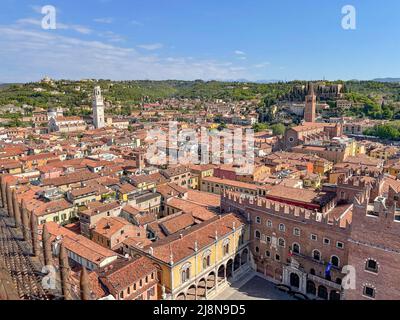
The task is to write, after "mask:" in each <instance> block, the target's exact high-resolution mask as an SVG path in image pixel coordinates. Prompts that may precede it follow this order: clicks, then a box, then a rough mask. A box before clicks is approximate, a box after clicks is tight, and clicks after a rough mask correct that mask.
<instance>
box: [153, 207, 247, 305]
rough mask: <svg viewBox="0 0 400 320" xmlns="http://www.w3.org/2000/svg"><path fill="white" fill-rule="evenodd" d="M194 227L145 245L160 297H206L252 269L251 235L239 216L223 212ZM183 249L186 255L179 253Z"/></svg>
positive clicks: (186, 298)
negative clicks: (155, 267)
mask: <svg viewBox="0 0 400 320" xmlns="http://www.w3.org/2000/svg"><path fill="white" fill-rule="evenodd" d="M193 229H195V230H193V231H192V232H190V230H189V232H188V233H187V234H185V235H180V236H179V237H178V238H176V239H174V240H171V242H170V243H163V244H162V245H161V246H157V243H155V244H154V247H150V248H146V249H147V250H146V255H147V256H148V257H149V258H150V259H152V260H153V261H154V263H155V264H156V266H157V268H158V269H159V273H158V277H159V281H160V295H161V296H162V297H163V299H169V300H200V299H209V298H211V297H213V296H215V295H216V294H217V293H218V292H220V291H221V290H223V289H224V288H225V287H226V286H227V285H228V283H229V281H232V280H235V279H237V278H238V277H240V276H242V275H243V274H245V273H246V272H248V271H249V270H250V268H251V263H250V261H251V259H250V249H249V239H250V234H249V230H248V226H247V225H246V223H244V221H243V220H242V218H239V217H238V216H236V215H234V214H226V215H223V216H221V217H215V218H213V219H212V220H210V221H206V222H204V227H200V228H193ZM196 239H197V240H196ZM189 243H190V244H189ZM168 251H169V253H168ZM183 251H185V252H187V254H183V255H181V252H183ZM168 260H169V261H168Z"/></svg>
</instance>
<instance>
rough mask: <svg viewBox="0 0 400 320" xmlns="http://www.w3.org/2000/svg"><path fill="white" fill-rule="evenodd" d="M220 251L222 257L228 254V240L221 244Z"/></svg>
mask: <svg viewBox="0 0 400 320" xmlns="http://www.w3.org/2000/svg"><path fill="white" fill-rule="evenodd" d="M222 251H223V253H224V256H226V255H227V254H229V239H226V240H225V241H224V242H223V244H222Z"/></svg>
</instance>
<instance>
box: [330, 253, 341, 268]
mask: <svg viewBox="0 0 400 320" xmlns="http://www.w3.org/2000/svg"><path fill="white" fill-rule="evenodd" d="M331 263H332V266H334V267H337V268H338V267H339V266H340V259H339V257H338V256H335V255H333V256H331Z"/></svg>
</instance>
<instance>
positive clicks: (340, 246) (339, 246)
mask: <svg viewBox="0 0 400 320" xmlns="http://www.w3.org/2000/svg"><path fill="white" fill-rule="evenodd" d="M336 247H337V248H339V249H343V248H344V243H343V242H340V241H338V242H336Z"/></svg>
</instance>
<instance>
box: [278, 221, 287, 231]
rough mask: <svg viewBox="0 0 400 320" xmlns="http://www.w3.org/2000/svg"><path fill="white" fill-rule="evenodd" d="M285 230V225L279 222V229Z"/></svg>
mask: <svg viewBox="0 0 400 320" xmlns="http://www.w3.org/2000/svg"><path fill="white" fill-rule="evenodd" d="M285 230H286V227H285V225H284V224H283V223H280V224H279V231H282V232H285Z"/></svg>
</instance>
